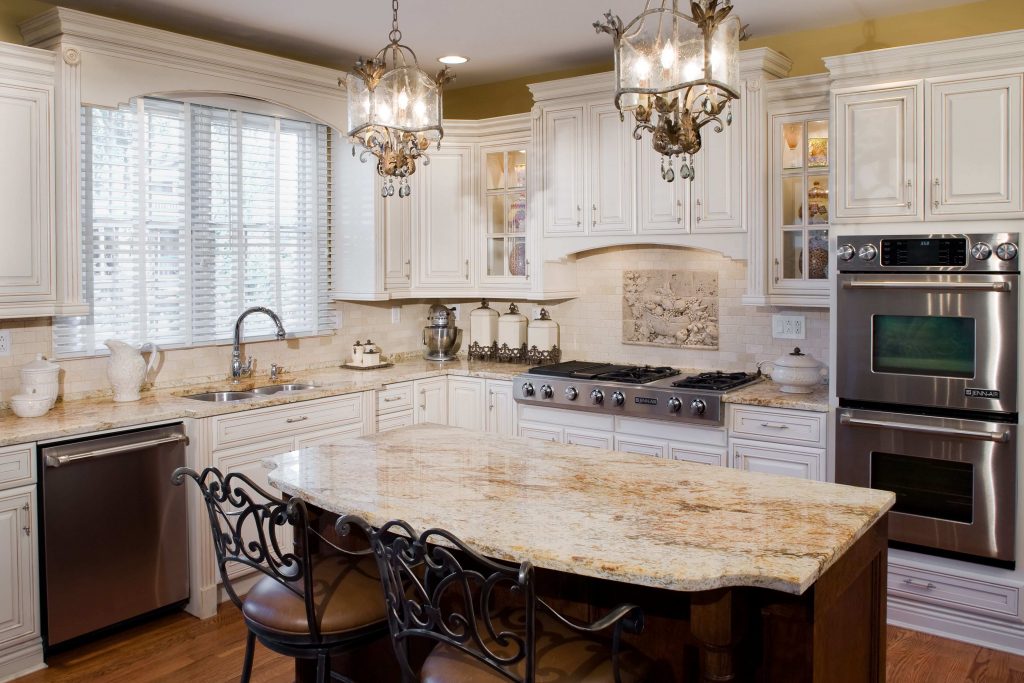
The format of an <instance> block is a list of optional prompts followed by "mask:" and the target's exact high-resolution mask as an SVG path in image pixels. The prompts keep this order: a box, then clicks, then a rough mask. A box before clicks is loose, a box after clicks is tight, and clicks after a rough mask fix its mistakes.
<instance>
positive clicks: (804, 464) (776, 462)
mask: <svg viewBox="0 0 1024 683" xmlns="http://www.w3.org/2000/svg"><path fill="white" fill-rule="evenodd" d="M729 458H730V460H731V461H732V463H731V464H732V467H735V468H736V469H738V470H744V471H746V472H760V473H762V474H778V475H782V476H787V477H797V478H799V479H813V480H821V479H824V476H823V472H824V468H825V462H824V461H825V458H824V452H823V451H822V450H820V449H816V448H803V447H801V446H780V445H774V444H767V445H766V444H764V443H763V442H758V441H745V440H742V439H731V440H730V441H729Z"/></svg>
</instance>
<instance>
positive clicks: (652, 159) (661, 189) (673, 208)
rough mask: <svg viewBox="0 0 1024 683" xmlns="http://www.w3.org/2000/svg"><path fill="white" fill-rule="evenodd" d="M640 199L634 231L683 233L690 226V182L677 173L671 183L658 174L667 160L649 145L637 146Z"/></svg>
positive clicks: (651, 233) (642, 233)
mask: <svg viewBox="0 0 1024 683" xmlns="http://www.w3.org/2000/svg"><path fill="white" fill-rule="evenodd" d="M638 156H639V157H640V160H639V169H640V183H639V187H640V194H639V197H638V201H639V202H640V206H639V212H638V218H639V222H638V223H637V226H636V231H637V234H640V235H659V234H683V233H686V232H689V229H690V190H691V186H692V183H690V181H688V180H683V179H681V178H679V177H678V167H676V171H677V176H676V179H675V180H673V181H672V182H671V183H670V182H667V181H666V180H665V179H664V178H663V177H662V175H661V170H662V168H663V165H664V164H665V163H667V160H664V157H662V156H661V155H660V154H658V153H657V152H655V151H654V148H653V147H651V146H650V145H640V146H639V154H638Z"/></svg>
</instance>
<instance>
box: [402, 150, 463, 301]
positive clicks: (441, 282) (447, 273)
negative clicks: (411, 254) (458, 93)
mask: <svg viewBox="0 0 1024 683" xmlns="http://www.w3.org/2000/svg"><path fill="white" fill-rule="evenodd" d="M472 151H473V148H472V146H471V145H459V144H451V143H449V144H445V146H444V148H443V149H442V150H440V151H432V152H430V155H429V156H430V163H429V164H420V165H419V167H418V168H417V170H416V176H417V181H418V182H417V184H416V186H415V187H414V188H413V194H412V198H413V199H414V200H415V202H416V206H415V207H414V208H413V233H414V240H415V243H416V250H417V261H418V264H419V268H418V269H417V272H416V279H417V282H418V283H419V284H420V285H422V286H424V287H428V288H429V287H440V288H442V289H445V288H448V289H451V288H454V287H459V288H465V287H468V286H470V285H471V284H472V283H471V282H470V278H471V273H472V269H471V268H470V246H469V240H470V231H471V229H472V221H473V203H474V202H473V153H472ZM396 199H397V198H396V197H391V198H390V200H389V201H395V200H396ZM398 201H403V200H402V199H398ZM406 201H407V200H406Z"/></svg>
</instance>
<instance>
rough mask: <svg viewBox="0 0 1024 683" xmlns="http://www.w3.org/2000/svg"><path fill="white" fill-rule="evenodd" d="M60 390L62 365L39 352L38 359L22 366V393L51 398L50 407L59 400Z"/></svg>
mask: <svg viewBox="0 0 1024 683" xmlns="http://www.w3.org/2000/svg"><path fill="white" fill-rule="evenodd" d="M59 392H60V366H59V365H57V364H56V363H51V362H50V361H48V360H46V359H45V358H43V354H41V353H37V354H36V359H35V360H34V361H32V362H31V363H27V364H25V365H24V366H22V368H21V393H23V394H34V395H36V396H37V397H45V398H47V399H49V400H50V407H51V408H52V407H53V404H54V403H56V402H57V394H58V393H59Z"/></svg>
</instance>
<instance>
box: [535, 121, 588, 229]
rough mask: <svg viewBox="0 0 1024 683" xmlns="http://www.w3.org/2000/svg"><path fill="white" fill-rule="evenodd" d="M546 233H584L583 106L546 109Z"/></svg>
mask: <svg viewBox="0 0 1024 683" xmlns="http://www.w3.org/2000/svg"><path fill="white" fill-rule="evenodd" d="M543 145H544V152H543V157H544V187H543V195H544V233H545V234H547V235H555V236H560V235H582V234H584V233H585V232H586V228H584V226H583V107H582V106H579V107H567V108H565V109H548V110H546V111H545V112H544V141H543Z"/></svg>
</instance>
